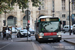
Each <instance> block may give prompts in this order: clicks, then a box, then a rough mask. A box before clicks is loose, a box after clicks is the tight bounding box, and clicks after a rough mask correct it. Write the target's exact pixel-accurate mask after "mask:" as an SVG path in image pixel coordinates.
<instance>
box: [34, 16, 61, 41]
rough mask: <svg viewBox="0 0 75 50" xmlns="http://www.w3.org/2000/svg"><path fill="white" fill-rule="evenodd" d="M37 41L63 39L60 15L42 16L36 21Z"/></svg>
mask: <svg viewBox="0 0 75 50" xmlns="http://www.w3.org/2000/svg"><path fill="white" fill-rule="evenodd" d="M35 30H36V33H35V39H36V41H39V42H43V41H50V40H53V41H57V42H60V40H61V21H60V19H59V18H58V17H52V16H41V17H39V18H38V19H37V20H36V22H35Z"/></svg>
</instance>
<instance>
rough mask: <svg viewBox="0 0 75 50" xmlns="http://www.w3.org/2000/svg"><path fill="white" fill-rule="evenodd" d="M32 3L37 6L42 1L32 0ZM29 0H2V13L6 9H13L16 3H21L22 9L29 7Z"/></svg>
mask: <svg viewBox="0 0 75 50" xmlns="http://www.w3.org/2000/svg"><path fill="white" fill-rule="evenodd" d="M31 1H32V5H33V6H35V7H37V6H39V4H41V2H40V1H39V0H31ZM28 2H29V1H28V0H0V13H2V12H3V11H4V10H11V9H12V6H13V5H14V3H17V4H18V5H19V8H20V9H22V10H23V9H26V8H27V7H28V5H27V3H28Z"/></svg>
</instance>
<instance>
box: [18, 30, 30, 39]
mask: <svg viewBox="0 0 75 50" xmlns="http://www.w3.org/2000/svg"><path fill="white" fill-rule="evenodd" d="M28 36H29V37H31V34H30V32H29V31H28ZM17 37H18V38H19V37H27V30H26V29H23V30H19V32H18V33H17Z"/></svg>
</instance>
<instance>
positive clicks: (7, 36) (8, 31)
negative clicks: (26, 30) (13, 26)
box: [5, 25, 10, 40]
mask: <svg viewBox="0 0 75 50" xmlns="http://www.w3.org/2000/svg"><path fill="white" fill-rule="evenodd" d="M5 31H6V39H7V40H8V38H9V36H10V29H9V27H8V25H7V27H6V28H5Z"/></svg>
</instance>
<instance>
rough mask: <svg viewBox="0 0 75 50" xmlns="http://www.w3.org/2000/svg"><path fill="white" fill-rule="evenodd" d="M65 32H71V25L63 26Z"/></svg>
mask: <svg viewBox="0 0 75 50" xmlns="http://www.w3.org/2000/svg"><path fill="white" fill-rule="evenodd" d="M72 29H73V26H71V32H72ZM63 32H64V33H65V32H69V25H65V26H64V27H63Z"/></svg>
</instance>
